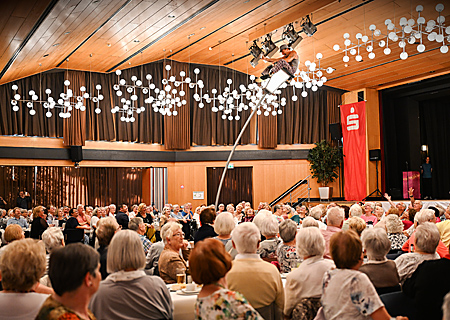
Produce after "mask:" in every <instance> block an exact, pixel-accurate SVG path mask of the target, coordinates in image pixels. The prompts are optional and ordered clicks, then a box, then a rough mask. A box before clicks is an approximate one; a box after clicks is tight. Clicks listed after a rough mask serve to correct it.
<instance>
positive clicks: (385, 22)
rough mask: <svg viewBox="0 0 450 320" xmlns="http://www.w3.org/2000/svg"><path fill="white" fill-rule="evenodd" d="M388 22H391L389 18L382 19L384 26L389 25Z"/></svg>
mask: <svg viewBox="0 0 450 320" xmlns="http://www.w3.org/2000/svg"><path fill="white" fill-rule="evenodd" d="M390 23H392V21H391V19H386V20H385V21H384V24H385V25H386V26H387V25H389V24H390Z"/></svg>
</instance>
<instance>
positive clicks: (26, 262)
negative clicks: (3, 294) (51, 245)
mask: <svg viewBox="0 0 450 320" xmlns="http://www.w3.org/2000/svg"><path fill="white" fill-rule="evenodd" d="M45 267H46V258H45V248H44V245H43V244H42V242H38V241H36V240H34V239H24V240H20V241H14V242H13V243H10V244H8V245H7V246H6V247H5V249H4V250H3V254H2V256H1V257H0V272H1V275H2V286H3V289H4V290H9V291H29V290H31V288H32V287H33V286H34V285H35V284H36V283H37V282H38V281H39V279H40V278H41V277H42V276H43V275H44V273H45Z"/></svg>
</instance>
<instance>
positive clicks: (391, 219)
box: [384, 214, 404, 233]
mask: <svg viewBox="0 0 450 320" xmlns="http://www.w3.org/2000/svg"><path fill="white" fill-rule="evenodd" d="M384 223H385V224H386V231H387V232H388V233H402V232H403V227H404V226H403V222H402V220H400V218H399V217H398V216H397V215H395V214H388V215H387V216H386V217H384Z"/></svg>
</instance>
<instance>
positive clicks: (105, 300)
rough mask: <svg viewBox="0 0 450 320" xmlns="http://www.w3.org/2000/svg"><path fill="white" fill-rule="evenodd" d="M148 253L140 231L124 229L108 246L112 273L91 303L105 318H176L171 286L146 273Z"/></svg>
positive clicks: (90, 307)
mask: <svg viewBox="0 0 450 320" xmlns="http://www.w3.org/2000/svg"><path fill="white" fill-rule="evenodd" d="M144 267H145V254H144V250H143V249H142V242H141V240H140V239H139V236H138V235H137V233H136V232H134V231H132V230H121V231H119V232H117V234H116V235H115V236H114V237H113V239H112V241H111V244H110V245H109V248H108V266H107V270H108V273H109V276H108V277H107V278H106V280H104V281H102V282H101V283H100V286H99V288H98V291H97V292H96V293H95V295H94V296H93V297H92V299H91V301H90V303H89V309H90V310H92V312H93V313H94V315H95V316H96V318H97V319H98V320H101V319H105V320H106V319H172V313H173V305H172V300H171V298H170V293H169V289H167V287H166V286H165V284H164V281H162V279H161V278H159V277H154V276H148V275H146V274H145V272H144V270H143V269H144Z"/></svg>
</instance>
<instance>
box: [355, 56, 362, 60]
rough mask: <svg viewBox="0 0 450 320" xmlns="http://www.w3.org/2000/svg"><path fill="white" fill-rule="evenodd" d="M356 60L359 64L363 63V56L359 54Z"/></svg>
mask: <svg viewBox="0 0 450 320" xmlns="http://www.w3.org/2000/svg"><path fill="white" fill-rule="evenodd" d="M355 60H356V61H358V62H360V61H362V56H361V55H359V54H358V55H357V56H356V57H355Z"/></svg>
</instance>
